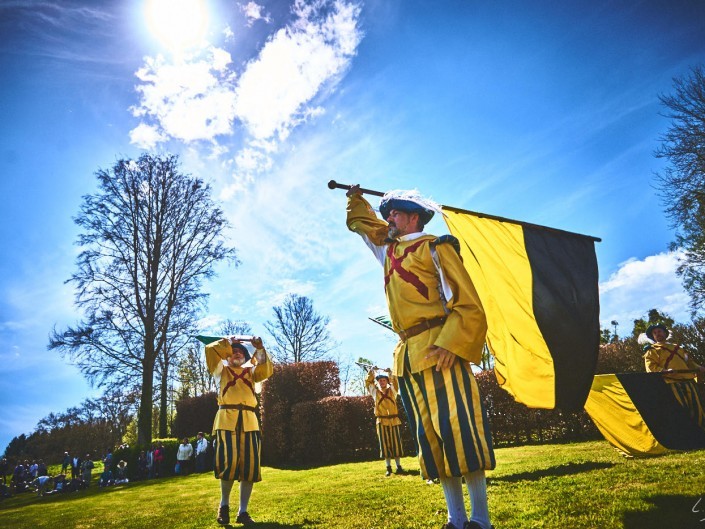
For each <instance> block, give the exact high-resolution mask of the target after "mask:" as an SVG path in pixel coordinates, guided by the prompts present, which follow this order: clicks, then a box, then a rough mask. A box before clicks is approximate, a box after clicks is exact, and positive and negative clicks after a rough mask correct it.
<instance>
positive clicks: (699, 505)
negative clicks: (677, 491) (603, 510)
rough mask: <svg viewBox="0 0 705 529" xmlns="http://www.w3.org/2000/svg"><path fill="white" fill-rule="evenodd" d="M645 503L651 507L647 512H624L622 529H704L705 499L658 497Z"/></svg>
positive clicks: (653, 497)
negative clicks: (667, 528)
mask: <svg viewBox="0 0 705 529" xmlns="http://www.w3.org/2000/svg"><path fill="white" fill-rule="evenodd" d="M645 501H647V502H649V503H651V504H652V505H653V507H652V508H650V509H649V510H648V511H638V512H633V511H632V512H626V513H625V514H624V529H657V528H658V529H663V528H664V527H669V528H670V527H673V528H674V529H705V497H703V498H702V499H701V498H699V497H698V496H682V495H680V496H666V495H658V496H651V497H649V498H645ZM694 511H695V512H694ZM701 520H703V521H701Z"/></svg>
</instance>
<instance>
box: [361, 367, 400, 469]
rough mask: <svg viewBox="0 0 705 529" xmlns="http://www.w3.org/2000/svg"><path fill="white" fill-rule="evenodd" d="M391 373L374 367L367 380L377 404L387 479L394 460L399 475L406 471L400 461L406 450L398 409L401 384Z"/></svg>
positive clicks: (366, 384)
mask: <svg viewBox="0 0 705 529" xmlns="http://www.w3.org/2000/svg"><path fill="white" fill-rule="evenodd" d="M391 371H392V370H391V369H389V368H387V369H385V370H384V371H379V368H377V367H373V368H372V369H370V372H369V373H367V379H366V380H365V386H366V387H367V392H368V393H369V394H370V396H371V397H372V399H374V403H375V419H376V421H375V423H376V424H377V437H378V438H379V456H380V457H382V458H384V459H385V461H386V463H387V473H386V476H387V477H389V476H391V475H392V458H394V460H395V462H396V464H397V474H401V473H402V472H403V471H404V469H403V468H402V467H401V460H400V458H401V456H403V455H404V453H403V452H404V450H403V448H402V444H401V429H400V428H401V419H399V409H398V408H397V393H398V392H399V382H398V380H397V377H395V376H394V375H392V374H391ZM377 373H379V374H377ZM390 378H391V383H390V380H389V379H390Z"/></svg>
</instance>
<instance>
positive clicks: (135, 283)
mask: <svg viewBox="0 0 705 529" xmlns="http://www.w3.org/2000/svg"><path fill="white" fill-rule="evenodd" d="M96 177H97V179H98V184H99V192H98V193H96V194H94V195H87V196H85V197H84V198H83V203H82V205H81V209H80V212H79V214H78V216H77V217H76V218H75V222H76V224H78V226H80V227H81V228H82V229H83V232H82V233H81V234H80V235H79V238H78V244H79V245H80V246H81V247H82V248H83V250H82V251H81V253H80V255H79V257H78V261H77V265H78V271H77V272H76V273H74V274H73V275H72V277H71V279H70V280H69V281H71V282H73V283H74V285H75V287H76V305H77V306H78V307H79V308H80V309H81V310H82V311H83V312H84V314H85V319H84V320H83V321H81V322H80V323H79V324H78V325H77V326H76V327H75V328H72V327H69V328H68V329H66V330H65V331H63V332H58V331H56V330H54V332H53V333H52V336H51V338H50V342H49V348H50V349H58V350H59V351H60V352H61V354H62V356H68V357H69V358H70V359H71V360H73V361H74V362H75V363H76V364H77V365H78V366H79V368H80V369H81V371H82V372H83V373H84V375H85V376H86V377H87V378H88V380H89V381H90V382H91V383H92V384H96V385H99V386H103V385H108V386H110V385H111V384H112V385H120V384H129V385H130V386H131V387H137V388H139V389H140V391H141V395H140V404H139V410H138V418H137V441H138V442H139V443H140V444H141V445H146V444H148V443H149V442H151V438H152V413H153V409H152V404H153V397H154V379H155V368H156V366H157V359H158V358H160V355H161V354H167V355H168V354H170V353H174V352H175V351H178V350H180V346H179V345H178V343H179V341H180V340H183V341H185V340H187V339H188V336H187V335H180V334H179V333H177V332H175V330H176V329H177V328H180V325H182V323H181V322H182V320H183V319H184V318H185V319H188V318H189V317H191V319H195V317H196V314H197V312H198V310H199V309H200V308H201V307H202V304H203V303H204V300H205V294H203V293H202V292H201V290H200V287H201V283H202V281H203V280H204V279H207V278H209V277H211V276H212V275H213V265H214V264H215V263H217V262H218V261H220V260H223V259H228V260H232V261H235V251H234V250H233V249H231V248H227V247H226V246H225V244H224V242H223V240H222V233H223V230H224V228H225V227H226V225H227V222H226V220H225V218H224V215H223V213H222V211H221V210H220V209H219V208H218V207H216V206H215V204H214V203H213V201H212V200H211V197H210V195H211V190H210V186H208V185H206V184H204V182H203V181H202V180H200V179H198V178H194V177H192V176H190V175H186V174H183V173H181V172H180V171H179V164H178V158H177V157H176V156H170V155H166V156H161V157H159V156H152V155H149V154H144V155H142V156H141V157H140V158H139V159H138V160H136V161H135V160H119V161H118V162H117V163H116V164H115V165H114V166H113V167H112V169H111V170H110V171H106V170H99V171H98V172H97V173H96ZM177 320H178V323H177ZM162 376H163V377H168V365H167V366H166V367H165V368H164V373H163V374H162Z"/></svg>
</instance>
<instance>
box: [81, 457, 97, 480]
mask: <svg viewBox="0 0 705 529" xmlns="http://www.w3.org/2000/svg"><path fill="white" fill-rule="evenodd" d="M94 467H95V465H94V464H93V461H91V455H90V454H86V458H85V459H84V460H83V463H81V479H82V480H83V482H84V483H85V485H86V487H90V485H91V472H92V471H93V468H94Z"/></svg>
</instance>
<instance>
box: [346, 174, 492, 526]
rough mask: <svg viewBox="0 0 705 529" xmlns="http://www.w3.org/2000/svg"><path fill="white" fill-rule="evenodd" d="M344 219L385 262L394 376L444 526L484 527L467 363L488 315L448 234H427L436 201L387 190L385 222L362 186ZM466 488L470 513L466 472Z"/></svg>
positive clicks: (476, 418) (477, 353)
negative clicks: (444, 513)
mask: <svg viewBox="0 0 705 529" xmlns="http://www.w3.org/2000/svg"><path fill="white" fill-rule="evenodd" d="M347 196H348V205H347V226H348V228H349V229H350V230H351V231H353V232H355V233H357V234H358V235H360V236H361V237H362V239H363V241H364V242H365V243H366V244H367V246H368V247H369V248H370V249H371V250H372V252H373V253H374V255H375V257H376V258H377V260H378V261H379V262H380V264H381V265H382V266H383V268H384V286H385V292H386V297H387V305H388V308H389V314H390V317H391V321H392V327H393V329H394V331H395V332H396V333H397V334H398V335H399V337H400V341H399V342H398V344H397V346H396V348H395V350H394V365H393V369H392V373H393V374H394V375H396V376H397V377H398V378H399V385H400V392H401V396H402V402H403V404H404V407H405V408H406V410H407V412H411V413H407V415H409V421H410V423H411V427H412V428H414V429H415V431H416V440H417V444H418V453H419V463H420V465H421V474H422V477H423V478H424V479H426V480H428V479H439V480H440V483H441V485H442V487H443V493H444V496H445V500H446V504H447V506H448V522H447V523H446V524H445V525H444V528H445V529H490V528H491V525H490V517H489V511H488V507H487V488H486V480H485V471H486V470H491V469H492V468H494V466H495V458H494V451H493V448H492V437H491V432H490V428H489V423H488V420H487V415H486V413H485V411H484V409H483V407H482V403H481V397H480V391H479V387H478V385H477V382H476V380H475V377H474V376H473V373H472V370H471V368H470V362H473V363H476V364H479V363H480V360H481V356H482V348H483V344H484V342H485V334H486V332H487V321H486V319H485V313H484V310H483V308H482V304H481V302H480V299H479V297H478V295H477V292H476V290H475V287H474V285H473V282H472V280H471V279H470V277H469V275H468V273H467V271H466V270H465V268H464V267H463V264H462V261H461V259H460V255H459V254H458V251H457V250H456V245H457V240H456V239H455V238H453V237H451V236H442V237H435V236H433V235H428V234H426V233H424V232H423V227H424V226H425V225H426V224H427V223H428V222H429V221H430V220H431V217H432V216H433V214H434V211H440V208H439V206H437V205H436V204H434V203H433V202H431V201H430V200H428V199H425V198H423V197H422V196H420V195H419V193H418V192H416V191H390V192H388V193H386V194H385V195H384V196H383V197H382V200H381V202H380V207H379V210H380V213H381V215H382V219H386V221H385V220H382V219H379V218H377V216H376V215H375V213H374V211H373V210H372V207H371V206H370V204H369V203H368V202H367V201H366V200H365V199H364V198H363V197H362V194H361V192H360V187H359V186H358V185H355V186H351V187H350V189H349V190H348V192H347ZM463 478H465V482H466V484H467V487H468V492H469V495H470V503H471V509H472V512H471V516H470V519H469V520H468V517H467V513H466V510H465V503H464V497H463V486H462V479H463Z"/></svg>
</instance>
